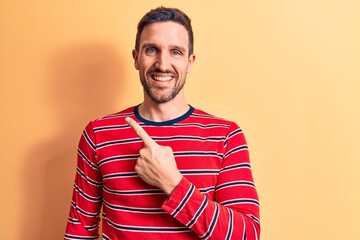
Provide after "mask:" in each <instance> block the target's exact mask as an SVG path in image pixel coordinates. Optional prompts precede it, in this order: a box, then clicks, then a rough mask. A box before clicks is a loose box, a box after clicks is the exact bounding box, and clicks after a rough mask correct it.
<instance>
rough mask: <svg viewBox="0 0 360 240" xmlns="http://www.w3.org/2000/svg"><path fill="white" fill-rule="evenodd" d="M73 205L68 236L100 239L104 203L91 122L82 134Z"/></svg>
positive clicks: (66, 233) (68, 224)
mask: <svg viewBox="0 0 360 240" xmlns="http://www.w3.org/2000/svg"><path fill="white" fill-rule="evenodd" d="M77 158H78V160H77V168H76V176H75V183H74V190H73V196H72V201H71V208H70V213H69V218H68V223H67V226H66V232H65V239H97V238H98V224H99V221H100V218H99V214H100V210H101V205H102V184H101V174H100V170H99V168H98V166H97V164H96V161H95V160H96V152H95V135H94V132H93V129H92V126H91V123H90V124H88V126H87V127H86V128H85V130H84V132H83V135H82V136H81V138H80V142H79V148H78V157H77Z"/></svg>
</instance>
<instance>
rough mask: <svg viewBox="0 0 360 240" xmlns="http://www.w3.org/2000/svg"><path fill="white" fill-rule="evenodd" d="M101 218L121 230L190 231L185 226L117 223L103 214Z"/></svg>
mask: <svg viewBox="0 0 360 240" xmlns="http://www.w3.org/2000/svg"><path fill="white" fill-rule="evenodd" d="M103 219H104V220H106V222H107V223H108V224H109V225H110V226H112V227H114V228H116V229H118V230H123V231H132V232H153V233H179V232H191V230H190V229H188V228H187V227H157V226H136V225H124V224H118V223H114V222H113V221H111V220H110V219H109V218H107V217H106V215H105V214H104V215H103Z"/></svg>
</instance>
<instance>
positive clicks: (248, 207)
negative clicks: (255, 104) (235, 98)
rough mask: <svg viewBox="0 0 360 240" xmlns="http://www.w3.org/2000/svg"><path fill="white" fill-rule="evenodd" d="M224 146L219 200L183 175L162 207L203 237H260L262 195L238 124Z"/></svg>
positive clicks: (216, 191)
mask: <svg viewBox="0 0 360 240" xmlns="http://www.w3.org/2000/svg"><path fill="white" fill-rule="evenodd" d="M224 148H225V153H224V158H223V162H222V167H221V170H220V174H219V176H218V181H217V185H216V187H215V201H212V200H210V199H208V198H206V196H205V195H203V194H201V193H200V192H199V191H198V190H197V189H196V188H195V186H194V185H193V184H192V183H191V182H189V181H188V180H187V179H186V178H185V177H183V178H182V180H181V182H180V183H179V185H178V186H177V187H176V188H175V190H174V191H173V192H172V194H171V196H170V197H169V198H168V199H167V201H166V202H165V203H164V204H163V206H162V208H163V210H165V211H166V212H168V213H169V214H171V215H172V216H173V217H174V218H176V219H177V220H179V221H180V222H181V223H183V224H184V225H186V226H188V227H189V228H191V229H192V230H193V231H194V232H195V233H196V234H197V235H198V236H199V237H200V238H203V239H234V238H236V239H247V240H253V239H254V240H255V239H259V237H260V221H259V201H258V195H257V192H256V189H255V185H254V182H253V177H252V172H251V167H250V162H249V152H248V147H247V144H246V140H245V137H244V134H243V132H242V131H241V130H240V129H239V128H238V127H237V125H235V124H234V125H233V126H232V128H231V130H230V133H229V134H228V138H227V139H226V142H225V145H224Z"/></svg>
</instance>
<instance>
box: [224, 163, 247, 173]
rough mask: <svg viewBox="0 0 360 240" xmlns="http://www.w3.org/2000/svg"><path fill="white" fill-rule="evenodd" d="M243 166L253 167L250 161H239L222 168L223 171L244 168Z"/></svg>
mask: <svg viewBox="0 0 360 240" xmlns="http://www.w3.org/2000/svg"><path fill="white" fill-rule="evenodd" d="M242 168H251V166H250V163H237V164H233V165H229V166H226V167H224V168H222V169H221V170H220V172H221V173H223V172H226V171H230V170H235V169H242Z"/></svg>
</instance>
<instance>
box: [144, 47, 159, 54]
mask: <svg viewBox="0 0 360 240" xmlns="http://www.w3.org/2000/svg"><path fill="white" fill-rule="evenodd" d="M145 52H146V53H156V52H157V50H156V48H154V47H148V48H146V49H145Z"/></svg>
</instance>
